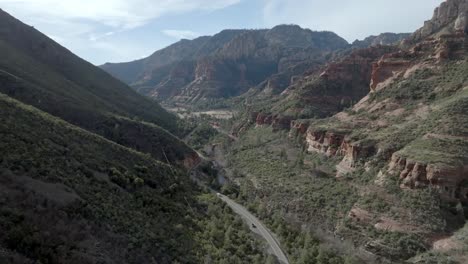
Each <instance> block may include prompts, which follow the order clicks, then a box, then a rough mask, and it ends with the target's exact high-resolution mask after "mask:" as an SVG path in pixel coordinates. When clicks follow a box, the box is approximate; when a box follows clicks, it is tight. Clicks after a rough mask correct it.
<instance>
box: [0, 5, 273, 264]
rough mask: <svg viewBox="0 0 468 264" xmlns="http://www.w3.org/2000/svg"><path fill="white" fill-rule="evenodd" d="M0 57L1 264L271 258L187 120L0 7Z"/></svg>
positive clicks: (251, 259) (257, 259)
mask: <svg viewBox="0 0 468 264" xmlns="http://www.w3.org/2000/svg"><path fill="white" fill-rule="evenodd" d="M0 54H1V57H2V59H1V60H0V135H1V138H2V140H1V142H0V193H1V195H0V196H1V198H0V228H1V229H2V232H1V234H0V263H15V264H16V263H21V264H23V263H25V264H26V263H27V264H29V263H51V264H58V263H71V264H75V263H76V264H78V263H202V262H204V261H206V260H207V259H208V260H210V261H213V262H214V263H222V262H223V261H225V262H226V261H227V262H228V263H253V262H255V261H256V262H258V263H264V262H265V261H266V259H267V254H266V253H264V252H263V248H262V247H263V245H262V244H261V243H260V242H259V241H258V240H257V239H256V238H255V237H254V236H253V235H252V234H251V233H250V231H248V228H247V227H246V226H245V225H243V223H242V220H241V219H240V218H239V217H237V216H236V215H234V214H233V212H232V211H230V210H229V208H228V207H226V206H225V205H224V204H223V203H222V202H220V201H219V200H218V198H216V196H215V195H212V194H209V193H207V192H205V191H203V190H201V188H199V187H198V185H196V184H195V183H194V182H193V181H192V180H191V178H190V176H189V174H190V173H189V172H192V170H193V169H194V167H195V166H197V165H199V163H200V161H201V160H200V158H199V156H198V154H197V153H196V152H195V151H194V150H193V149H191V148H190V147H189V146H187V145H186V144H185V143H184V142H182V141H181V140H180V139H179V138H177V137H176V136H175V135H184V134H185V128H184V127H185V126H187V124H185V123H183V122H182V121H181V120H178V119H177V117H176V116H174V115H172V114H169V113H168V112H166V111H165V110H164V109H162V108H161V107H160V106H159V105H158V104H157V103H155V102H154V101H151V100H149V99H147V98H145V97H143V96H141V95H139V94H137V93H136V92H135V91H133V90H132V89H131V88H130V87H128V86H126V85H125V84H123V83H121V82H120V81H118V80H116V79H114V78H113V77H112V76H110V75H109V74H107V73H106V72H104V71H103V70H101V69H99V68H97V67H95V66H93V65H91V64H90V63H88V62H86V61H84V60H82V59H80V58H78V57H77V56H75V55H74V54H72V53H71V52H70V51H68V50H66V49H65V48H63V47H62V46H60V45H59V44H57V43H55V42H54V41H52V40H51V39H49V38H47V37H46V36H45V35H43V34H42V33H40V32H38V31H37V30H35V29H34V28H32V27H29V26H27V25H25V24H23V23H21V22H20V21H18V20H16V19H15V18H13V17H11V16H10V15H8V14H7V13H5V12H3V11H0ZM232 248H240V249H242V250H239V251H233V250H231V249H232Z"/></svg>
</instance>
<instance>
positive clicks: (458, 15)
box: [408, 0, 468, 43]
mask: <svg viewBox="0 0 468 264" xmlns="http://www.w3.org/2000/svg"><path fill="white" fill-rule="evenodd" d="M467 16H468V1H466V0H447V1H445V2H443V3H442V4H441V5H440V6H439V7H438V8H436V9H435V11H434V15H433V16H432V19H431V20H428V21H426V22H425V23H424V26H423V27H421V28H420V29H418V30H417V31H416V32H415V33H413V34H412V35H411V36H410V37H409V39H408V41H409V42H411V43H415V42H418V41H421V40H423V39H425V38H427V37H429V36H433V35H435V36H436V37H438V35H439V36H440V35H443V34H450V33H453V32H455V31H462V32H467V31H468V19H467Z"/></svg>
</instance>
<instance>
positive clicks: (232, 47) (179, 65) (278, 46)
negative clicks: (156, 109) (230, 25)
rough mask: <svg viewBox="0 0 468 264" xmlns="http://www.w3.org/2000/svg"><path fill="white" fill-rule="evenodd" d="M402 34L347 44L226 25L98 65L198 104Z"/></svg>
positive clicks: (282, 82)
mask: <svg viewBox="0 0 468 264" xmlns="http://www.w3.org/2000/svg"><path fill="white" fill-rule="evenodd" d="M405 36H407V35H406V34H383V35H382V36H377V37H369V38H368V39H366V40H364V41H363V42H356V43H355V44H353V45H354V46H350V45H349V44H348V43H347V42H346V41H345V40H344V39H342V38H341V37H339V36H337V35H336V34H334V33H332V32H314V31H311V30H309V29H302V28H301V27H299V26H296V25H280V26H277V27H274V28H272V29H269V30H267V29H265V30H225V31H222V32H220V33H218V34H216V35H214V36H212V37H200V38H197V39H194V40H181V41H179V42H177V43H175V44H173V45H171V46H169V47H167V48H165V49H162V50H159V51H157V52H155V53H154V54H153V55H151V56H150V57H148V58H145V59H141V60H137V61H133V62H128V63H117V64H111V63H107V64H104V65H102V66H101V67H102V68H103V69H104V70H106V71H108V72H109V73H111V74H112V75H114V76H115V77H117V78H119V79H121V80H122V81H124V82H126V83H127V84H129V85H131V86H132V87H133V88H134V89H136V90H137V91H138V92H139V93H142V94H144V95H147V96H150V97H154V98H155V99H157V100H159V101H165V100H168V99H169V100H172V99H173V100H174V101H177V102H186V103H189V102H192V103H196V102H198V101H199V100H201V99H218V98H229V97H232V96H238V95H240V94H242V93H244V92H246V91H247V90H248V89H249V88H251V87H253V86H256V85H258V84H260V83H262V82H264V81H265V80H267V79H269V78H271V77H272V78H274V79H275V80H274V82H275V84H276V85H277V86H279V87H271V89H273V90H275V92H281V91H282V90H283V89H285V88H286V87H287V86H288V85H289V84H290V79H291V78H292V77H293V76H295V75H300V74H302V73H304V72H305V71H307V70H310V69H311V68H313V67H315V66H317V65H322V64H324V63H325V62H326V61H327V60H329V59H330V58H331V57H332V55H333V52H335V51H337V50H343V49H345V48H353V47H362V46H371V45H377V44H383V45H387V44H393V43H395V42H398V41H400V40H402V39H403V38H404V37H405ZM272 75H275V76H274V77H273V76H272Z"/></svg>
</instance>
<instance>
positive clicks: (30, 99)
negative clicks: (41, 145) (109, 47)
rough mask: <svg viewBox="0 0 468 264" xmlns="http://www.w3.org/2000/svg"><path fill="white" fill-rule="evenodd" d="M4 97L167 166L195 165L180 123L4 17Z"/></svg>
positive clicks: (0, 18) (0, 66) (0, 70)
mask: <svg viewBox="0 0 468 264" xmlns="http://www.w3.org/2000/svg"><path fill="white" fill-rule="evenodd" d="M0 25H1V26H0V27H1V28H0V29H1V30H0V47H1V49H0V50H1V51H0V52H1V55H2V60H1V61H0V84H1V85H0V92H1V93H4V94H6V95H8V96H10V97H12V98H15V99H17V100H19V101H21V102H23V103H26V104H30V105H33V106H35V107H37V108H39V109H41V110H42V111H45V112H47V113H49V114H51V115H54V116H57V117H59V118H61V119H63V120H65V121H67V122H69V123H72V124H74V125H76V126H79V127H82V128H84V129H86V130H89V131H91V132H93V133H96V134H99V135H102V136H104V137H106V138H107V139H109V140H112V141H114V142H117V143H119V144H122V145H124V146H127V147H131V148H134V149H137V150H139V151H142V152H145V153H149V154H151V155H152V156H153V157H155V158H156V159H158V160H161V161H163V162H168V161H169V162H175V163H187V164H188V163H190V160H192V159H196V156H197V155H196V153H195V152H194V151H193V150H191V149H190V148H189V147H188V146H186V145H185V144H184V143H183V142H181V141H180V140H179V139H177V138H176V137H175V136H174V135H173V134H175V135H181V134H183V131H182V130H181V129H180V128H179V124H178V121H177V118H176V117H175V116H174V115H173V114H170V113H168V112H167V111H165V110H164V109H163V108H161V106H159V105H158V104H157V103H155V102H153V101H151V100H150V99H148V98H145V97H143V96H141V95H139V94H137V93H136V92H135V91H133V90H132V89H130V88H129V87H128V86H126V85H125V84H124V83H122V82H120V81H118V80H116V79H114V78H113V77H112V76H110V75H109V74H107V73H106V72H104V71H103V70H101V69H99V68H97V67H95V66H93V65H92V64H90V63H88V62H86V61H84V60H82V59H80V58H79V57H77V56H76V55H74V54H73V53H71V52H70V51H68V50H67V49H65V48H64V47H62V46H60V45H59V44H57V43H55V42H54V41H53V40H51V39H49V38H48V37H46V36H45V35H43V34H41V33H40V32H38V31H37V30H35V29H34V28H32V27H29V26H27V25H25V24H23V23H21V22H20V21H18V20H16V19H15V18H13V17H11V16H10V15H8V14H7V13H5V12H3V11H0Z"/></svg>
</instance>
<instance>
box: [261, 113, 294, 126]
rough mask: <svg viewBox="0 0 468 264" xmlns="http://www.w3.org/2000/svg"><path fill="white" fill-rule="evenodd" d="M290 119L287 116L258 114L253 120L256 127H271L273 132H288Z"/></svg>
mask: <svg viewBox="0 0 468 264" xmlns="http://www.w3.org/2000/svg"><path fill="white" fill-rule="evenodd" d="M291 121H292V118H291V117H288V116H281V115H272V114H265V113H258V114H257V117H256V118H255V124H256V125H257V126H271V127H273V129H274V130H289V129H290V127H291Z"/></svg>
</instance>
